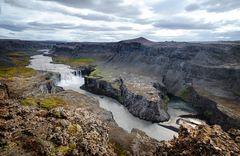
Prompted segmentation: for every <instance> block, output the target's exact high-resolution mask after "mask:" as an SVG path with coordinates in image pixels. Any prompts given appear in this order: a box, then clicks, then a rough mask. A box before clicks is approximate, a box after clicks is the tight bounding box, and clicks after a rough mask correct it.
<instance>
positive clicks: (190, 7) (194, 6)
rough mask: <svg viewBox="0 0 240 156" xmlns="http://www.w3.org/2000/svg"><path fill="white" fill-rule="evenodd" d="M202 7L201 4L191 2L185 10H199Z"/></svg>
mask: <svg viewBox="0 0 240 156" xmlns="http://www.w3.org/2000/svg"><path fill="white" fill-rule="evenodd" d="M199 8H200V6H199V5H198V4H190V5H188V6H186V8H185V10H186V11H194V10H198V9H199Z"/></svg>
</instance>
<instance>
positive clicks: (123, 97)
mask: <svg viewBox="0 0 240 156" xmlns="http://www.w3.org/2000/svg"><path fill="white" fill-rule="evenodd" d="M84 81H85V83H84V86H82V88H83V89H86V90H88V91H90V92H93V93H97V94H101V95H106V96H109V97H112V98H114V99H116V100H118V101H119V102H120V103H121V104H123V105H124V106H125V107H126V108H127V109H128V110H129V112H130V113H131V114H133V115H134V116H137V117H139V118H141V119H144V120H148V121H152V122H162V121H167V120H168V119H169V115H168V113H167V107H166V103H165V102H164V101H163V100H162V99H161V97H159V96H158V95H156V96H157V97H156V98H152V99H148V98H147V97H146V96H142V95H140V94H136V93H134V92H132V91H131V90H130V89H129V88H128V87H127V86H126V85H125V84H124V81H123V80H122V79H121V78H119V79H116V80H114V81H108V80H104V79H101V78H98V77H93V76H85V77H84Z"/></svg>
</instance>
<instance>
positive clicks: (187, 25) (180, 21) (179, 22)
mask: <svg viewBox="0 0 240 156" xmlns="http://www.w3.org/2000/svg"><path fill="white" fill-rule="evenodd" d="M154 26H155V27H160V28H165V29H189V30H191V29H193V30H194V29H213V28H216V26H215V24H212V23H205V22H204V21H194V20H193V19H188V18H182V17H181V18H171V19H169V20H166V19H165V20H160V21H158V22H157V23H154Z"/></svg>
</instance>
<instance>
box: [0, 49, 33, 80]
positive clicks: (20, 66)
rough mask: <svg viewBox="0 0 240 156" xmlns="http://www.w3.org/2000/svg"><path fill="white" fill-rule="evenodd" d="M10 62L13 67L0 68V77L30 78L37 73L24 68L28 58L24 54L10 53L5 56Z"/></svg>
mask: <svg viewBox="0 0 240 156" xmlns="http://www.w3.org/2000/svg"><path fill="white" fill-rule="evenodd" d="M6 56H7V57H8V58H9V59H10V60H11V62H12V64H13V67H0V77H1V78H7V79H11V78H12V77H25V78H26V77H32V76H34V75H35V74H36V73H37V72H36V71H35V70H34V69H31V68H26V67H25V66H27V65H28V64H29V60H30V56H28V55H26V54H25V53H24V52H12V53H8V54H7V55H6Z"/></svg>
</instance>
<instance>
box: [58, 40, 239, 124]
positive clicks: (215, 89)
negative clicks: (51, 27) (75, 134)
mask: <svg viewBox="0 0 240 156" xmlns="http://www.w3.org/2000/svg"><path fill="white" fill-rule="evenodd" d="M62 46H64V47H71V52H70V53H69V52H67V51H68V50H67V51H66V50H64V48H63V47H62ZM239 49H240V43H239V42H206V43H187V42H151V41H148V40H146V39H144V38H137V39H133V40H126V41H121V42H115V43H68V44H65V45H57V46H56V47H55V49H53V53H54V54H55V55H64V56H71V57H82V56H88V57H95V58H96V59H97V60H98V61H100V63H99V64H100V65H102V64H103V66H104V67H108V68H111V66H114V68H116V69H118V70H123V71H124V72H129V73H131V72H133V73H137V74H143V75H147V76H153V77H157V78H158V79H159V81H160V82H163V83H164V85H165V87H166V89H167V92H168V93H170V94H172V95H175V96H178V97H180V98H182V99H184V100H186V101H188V102H191V103H193V106H196V107H197V108H199V110H200V112H205V113H204V114H205V117H206V118H209V115H210V116H211V114H212V113H211V112H217V113H216V114H217V115H212V116H211V117H210V118H209V122H210V123H213V124H214V123H217V124H220V125H222V126H223V127H231V126H233V127H238V128H239V125H240V124H239V123H240V115H239V113H238V112H239V111H240V108H239V103H240V102H239V101H240V98H239V97H240V90H239V77H240V64H239V63H240V53H239ZM102 62H103V63H102ZM189 84H190V85H191V86H193V90H194V93H192V94H189V96H188V98H185V97H184V96H185V95H186V94H188V93H187V92H185V91H184V90H185V88H186V86H188V85H189ZM183 93H184V94H183ZM182 95H183V96H182ZM191 96H192V97H191ZM208 111H210V113H209V112H208ZM221 119H227V120H223V121H221ZM236 121H237V122H236ZM234 123H236V124H234Z"/></svg>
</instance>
